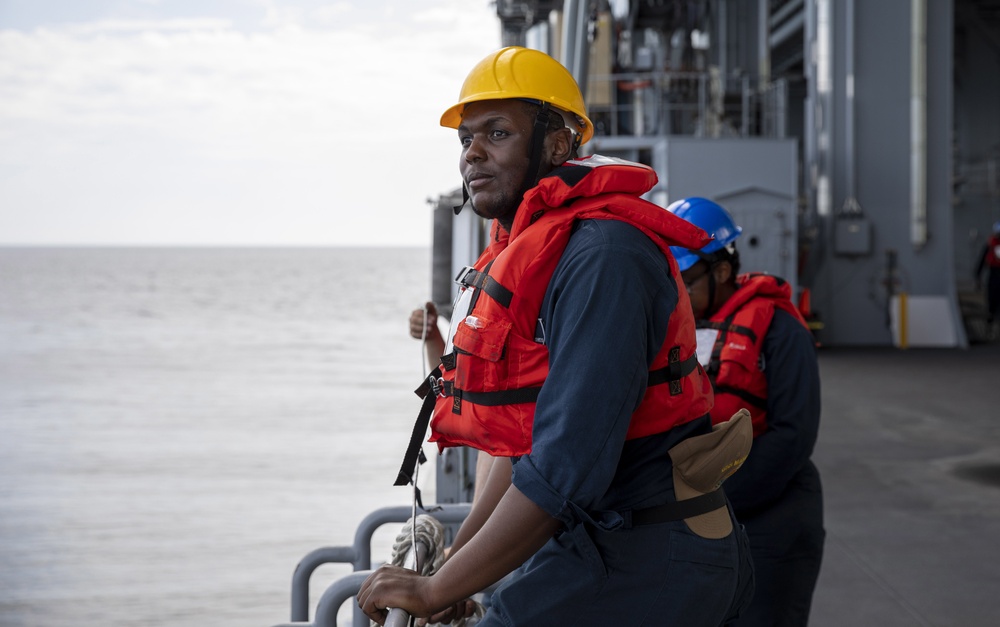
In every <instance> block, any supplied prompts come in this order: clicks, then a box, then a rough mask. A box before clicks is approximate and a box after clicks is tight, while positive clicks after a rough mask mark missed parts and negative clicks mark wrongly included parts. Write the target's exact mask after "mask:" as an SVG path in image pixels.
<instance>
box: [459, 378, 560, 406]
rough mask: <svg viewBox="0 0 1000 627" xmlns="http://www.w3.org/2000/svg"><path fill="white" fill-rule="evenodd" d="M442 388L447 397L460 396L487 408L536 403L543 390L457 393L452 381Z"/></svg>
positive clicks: (460, 391)
mask: <svg viewBox="0 0 1000 627" xmlns="http://www.w3.org/2000/svg"><path fill="white" fill-rule="evenodd" d="M443 383H444V385H442V386H441V389H442V391H443V392H444V395H445V396H460V397H461V398H462V400H463V401H469V402H470V403H475V404H476V405H483V406H485V407H496V406H498V405H513V404H515V403H534V402H535V401H537V400H538V393H539V392H541V391H542V388H540V387H537V388H517V389H514V390H496V391H494V392H470V391H468V390H462V389H458V390H457V393H456V388H455V384H454V383H453V382H452V381H445V382H443Z"/></svg>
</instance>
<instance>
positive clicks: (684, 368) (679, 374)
mask: <svg viewBox="0 0 1000 627" xmlns="http://www.w3.org/2000/svg"><path fill="white" fill-rule="evenodd" d="M674 351H677V352H678V354H679V351H680V349H679V348H673V349H671V351H670V360H671V361H670V363H669V364H667V365H666V366H664V367H662V368H657V369H656V370H650V371H649V377H648V378H647V379H646V385H647V386H650V385H661V384H663V383H669V384H670V395H671V396H676V395H677V394H680V393H681V385H680V382H681V379H683V378H684V377H686V376H688V375H689V374H691V373H692V372H694V371H695V369H696V368H697V367H698V355H697V354H695V355H691V356H690V357H688V358H687V359H685V360H684V361H677V360H676V359H677V354H675V352H674Z"/></svg>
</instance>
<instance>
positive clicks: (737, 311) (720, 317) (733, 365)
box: [697, 272, 809, 437]
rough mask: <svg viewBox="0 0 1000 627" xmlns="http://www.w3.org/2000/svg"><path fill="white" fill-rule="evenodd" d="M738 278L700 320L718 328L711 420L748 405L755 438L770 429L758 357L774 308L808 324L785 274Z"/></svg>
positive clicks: (701, 325) (724, 417)
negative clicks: (729, 293)
mask: <svg viewBox="0 0 1000 627" xmlns="http://www.w3.org/2000/svg"><path fill="white" fill-rule="evenodd" d="M736 283H737V285H738V286H739V289H737V290H736V293H735V294H733V295H732V296H731V297H730V298H729V300H727V301H726V302H725V304H724V305H723V306H722V307H721V308H720V309H719V310H718V311H717V312H715V314H713V315H712V316H711V318H709V319H708V320H699V321H698V323H697V325H698V328H699V329H716V330H718V332H719V334H718V336H717V337H716V338H715V342H714V345H713V346H712V356H711V361H710V362H709V364H708V368H707V371H708V376H709V377H710V378H711V380H712V385H713V387H714V388H715V405H714V406H713V407H712V422H713V423H720V422H725V421H726V420H729V418H731V417H732V415H733V414H735V413H736V412H737V411H739V410H740V409H741V408H744V407H745V408H746V409H748V410H749V411H750V416H751V422H752V424H753V435H754V437H757V436H759V435H760V434H761V433H763V432H764V431H765V430H766V428H767V422H766V418H767V378H766V377H765V376H764V371H763V370H762V369H761V363H760V359H761V348H762V347H763V345H764V336H765V335H767V330H768V328H769V327H770V326H771V320H772V319H773V318H774V309H775V307H777V308H779V309H783V310H784V311H787V312H788V313H790V314H792V315H793V316H795V319H796V320H798V321H799V323H800V324H802V326H804V327H806V328H809V327H808V326H807V325H806V321H805V320H804V319H803V318H802V314H801V313H799V310H798V309H797V308H796V307H795V305H793V304H792V301H791V296H792V287H791V285H789V284H788V282H787V281H785V280H784V279H781V278H779V277H775V276H771V275H768V274H762V273H757V272H751V273H747V274H741V275H740V276H738V277H737V279H736Z"/></svg>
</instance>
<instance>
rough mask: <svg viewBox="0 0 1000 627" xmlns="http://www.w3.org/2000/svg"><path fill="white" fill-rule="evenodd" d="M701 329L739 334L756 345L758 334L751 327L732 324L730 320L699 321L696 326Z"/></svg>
mask: <svg viewBox="0 0 1000 627" xmlns="http://www.w3.org/2000/svg"><path fill="white" fill-rule="evenodd" d="M696 326H697V328H699V329H717V330H719V331H725V332H727V333H739V334H740V335H745V336H747V337H748V338H750V340H751V341H752V342H753V343H754V344H756V343H757V334H756V333H754V332H753V329H751V328H750V327H744V326H742V325H739V324H731V323H730V322H729V321H728V319H727V320H726V321H725V322H713V321H711V320H699V321H698V322H697V324H696Z"/></svg>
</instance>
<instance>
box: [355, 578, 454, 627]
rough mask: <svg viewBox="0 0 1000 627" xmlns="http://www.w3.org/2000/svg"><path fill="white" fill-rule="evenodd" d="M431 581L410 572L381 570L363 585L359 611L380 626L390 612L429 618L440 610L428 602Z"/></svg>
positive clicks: (359, 598) (359, 597) (359, 595)
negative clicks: (399, 611) (393, 610)
mask: <svg viewBox="0 0 1000 627" xmlns="http://www.w3.org/2000/svg"><path fill="white" fill-rule="evenodd" d="M428 580H429V578H428V577H422V576H420V575H418V574H417V573H415V572H413V571H412V570H410V569H408V568H400V567H399V566H390V565H386V566H382V567H380V568H379V569H378V570H376V571H375V572H373V573H372V574H371V575H369V576H368V578H367V579H365V581H364V583H362V584H361V589H360V590H359V591H358V607H360V608H361V611H362V612H364V613H365V615H366V616H367V617H368V618H370V619H372V620H373V621H375V622H376V623H378V624H379V625H384V624H385V619H386V617H387V616H388V615H389V608H395V607H398V608H401V609H404V610H406V611H407V612H409V613H410V615H412V616H418V617H426V616H430V615H431V614H432V613H433V612H434V611H436V610H441V608H440V607H433V606H431V605H430V604H429V603H428V602H427V598H426V597H427V594H428V590H427V588H428V586H427V582H428Z"/></svg>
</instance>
